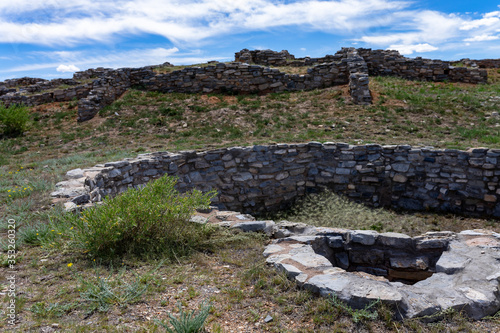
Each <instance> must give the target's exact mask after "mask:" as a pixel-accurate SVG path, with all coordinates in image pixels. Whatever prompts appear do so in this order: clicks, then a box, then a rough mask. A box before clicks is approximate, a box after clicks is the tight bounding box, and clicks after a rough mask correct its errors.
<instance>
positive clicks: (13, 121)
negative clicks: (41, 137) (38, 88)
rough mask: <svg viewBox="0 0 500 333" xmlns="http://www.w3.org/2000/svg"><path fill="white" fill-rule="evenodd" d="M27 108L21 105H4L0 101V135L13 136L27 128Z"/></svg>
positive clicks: (28, 117) (28, 116)
mask: <svg viewBox="0 0 500 333" xmlns="http://www.w3.org/2000/svg"><path fill="white" fill-rule="evenodd" d="M29 120H30V115H29V109H28V107H26V106H23V105H10V106H9V107H5V106H4V105H3V104H1V103H0V135H1V136H8V137H15V136H19V135H21V134H23V132H24V131H26V130H27V129H28V123H29Z"/></svg>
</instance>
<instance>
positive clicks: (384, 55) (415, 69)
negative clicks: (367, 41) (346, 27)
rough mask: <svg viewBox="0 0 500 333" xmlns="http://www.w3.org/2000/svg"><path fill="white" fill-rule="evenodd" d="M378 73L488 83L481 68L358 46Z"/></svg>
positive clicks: (414, 77) (379, 74) (485, 73)
mask: <svg viewBox="0 0 500 333" xmlns="http://www.w3.org/2000/svg"><path fill="white" fill-rule="evenodd" d="M358 52H359V54H360V55H361V56H362V57H363V58H364V59H365V61H366V63H367V65H368V72H369V74H370V75H375V76H397V77H402V78H405V79H409V80H422V81H438V82H439V81H449V82H465V83H475V84H477V83H486V82H487V79H488V74H487V72H486V71H485V70H480V69H478V68H467V67H454V66H452V65H451V63H450V62H449V61H442V60H431V59H423V58H420V57H417V58H406V57H403V56H402V55H400V54H399V52H398V51H391V50H371V49H358Z"/></svg>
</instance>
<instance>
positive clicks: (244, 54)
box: [234, 49, 295, 66]
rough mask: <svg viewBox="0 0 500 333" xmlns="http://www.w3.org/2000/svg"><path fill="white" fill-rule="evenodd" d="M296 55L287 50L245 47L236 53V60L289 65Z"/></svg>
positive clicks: (268, 64) (248, 62)
mask: <svg viewBox="0 0 500 333" xmlns="http://www.w3.org/2000/svg"><path fill="white" fill-rule="evenodd" d="M294 59H295V57H294V56H293V55H291V54H290V53H288V51H287V50H282V51H281V52H276V51H272V50H253V51H250V50H248V49H243V50H241V51H240V52H236V53H235V54H234V61H236V62H244V63H247V64H250V63H253V64H258V65H264V66H287V65H288V63H289V62H290V61H291V60H294Z"/></svg>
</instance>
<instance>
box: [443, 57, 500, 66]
mask: <svg viewBox="0 0 500 333" xmlns="http://www.w3.org/2000/svg"><path fill="white" fill-rule="evenodd" d="M455 64H456V65H460V66H463V65H465V66H467V67H479V68H500V59H482V60H471V59H468V58H465V59H461V60H459V61H456V62H453V63H452V65H455Z"/></svg>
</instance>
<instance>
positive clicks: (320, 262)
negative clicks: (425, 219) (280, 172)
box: [264, 228, 500, 319]
mask: <svg viewBox="0 0 500 333" xmlns="http://www.w3.org/2000/svg"><path fill="white" fill-rule="evenodd" d="M302 229H303V230H306V229H307V228H302ZM309 232H310V229H308V233H309ZM347 234H349V235H350V236H348V237H347V240H344V238H342V237H341V236H339V235H340V234H335V233H333V234H332V233H324V234H322V235H321V234H317V235H315V236H309V235H301V234H300V233H293V234H292V235H291V236H289V237H286V238H281V239H276V240H274V241H273V242H272V243H271V244H270V245H268V246H267V248H266V250H265V251H264V254H265V255H266V256H267V257H268V259H267V262H268V263H270V264H273V265H274V266H276V267H277V268H278V269H280V270H283V271H285V272H286V274H287V276H288V277H289V278H291V279H294V280H295V281H297V283H298V284H299V285H302V286H303V287H305V288H307V289H309V290H311V291H313V292H316V293H319V294H321V295H323V296H328V295H332V294H335V295H336V296H337V297H339V299H341V300H342V301H344V302H346V303H347V304H349V305H350V306H352V307H353V308H363V307H364V306H366V305H367V304H369V303H370V302H373V301H376V300H380V301H382V302H385V303H387V304H391V305H396V306H397V308H398V316H400V317H401V318H415V317H423V316H429V315H433V314H435V313H437V312H439V311H442V310H446V309H449V308H453V309H456V310H457V311H463V312H464V313H465V314H467V315H468V316H469V317H471V318H473V319H480V318H483V317H485V316H489V315H493V314H495V313H496V312H497V311H499V310H500V288H499V282H500V246H499V244H498V242H499V241H500V239H499V238H498V236H497V235H498V234H496V233H493V232H487V231H477V230H476V231H465V232H461V233H459V234H455V233H450V232H440V233H427V234H424V235H422V236H419V237H414V238H412V237H409V236H407V235H403V234H397V233H384V234H378V233H374V232H372V231H359V230H357V231H351V232H348V233H347ZM347 234H346V233H343V235H347ZM332 235H333V236H332ZM322 244H323V245H322ZM368 244H372V245H374V246H378V247H379V250H377V251H380V248H381V247H382V248H383V247H391V248H392V249H394V251H395V256H394V257H391V258H390V261H389V262H390V265H391V267H392V268H393V269H394V270H396V273H399V274H402V275H405V274H406V275H412V273H411V272H412V270H415V273H414V275H418V274H422V275H424V276H425V274H428V275H430V277H428V278H426V279H424V280H421V281H418V282H416V283H414V284H413V285H411V284H404V283H401V282H396V281H389V280H387V279H386V278H384V277H381V276H374V275H371V274H367V273H363V272H361V271H358V272H351V271H349V272H347V271H346V270H344V269H342V268H341V267H336V266H335V265H334V264H332V262H330V261H329V260H328V259H327V258H326V257H325V253H322V252H325V251H326V250H325V247H324V246H329V245H333V246H330V248H331V249H333V250H334V251H337V250H336V249H338V248H340V249H342V247H347V248H352V247H354V248H355V247H356V246H365V247H366V246H369V245H368ZM322 246H323V247H322ZM405 247H408V248H410V249H411V251H415V249H418V248H420V250H423V251H424V252H422V253H427V252H426V251H433V250H436V249H442V250H444V251H443V252H442V253H441V252H439V253H441V255H440V257H439V258H438V259H433V260H434V262H435V272H434V274H432V272H430V273H429V272H427V270H428V269H429V267H430V266H431V263H430V261H429V258H428V257H425V256H415V257H408V256H406V257H405V256H401V255H399V256H398V253H404V252H401V251H403V250H402V249H404V248H405ZM330 251H331V250H330ZM365 251H366V250H365ZM398 251H399V252H398ZM326 252H327V251H326ZM343 253H344V254H345V252H337V254H336V257H337V258H336V259H331V260H334V261H335V260H337V265H339V266H344V267H343V268H347V266H348V265H349V262H348V260H347V259H348V258H343V259H344V260H340V259H342V258H340V259H339V258H338V257H339V254H343ZM350 253H352V255H354V257H351V259H354V260H358V259H356V258H357V257H356V256H355V255H356V253H363V252H362V251H361V250H359V249H356V248H355V249H354V250H353V252H350ZM364 253H365V255H364V260H365V262H366V260H368V259H366V258H368V257H367V256H366V255H367V254H368V253H367V252H364ZM369 253H371V254H373V253H378V252H376V251H375V250H374V251H371V252H369ZM344 256H345V255H344ZM378 256H382V254H379V255H378ZM334 257H335V256H334ZM340 257H342V256H340ZM382 257H383V256H382ZM382 257H380V258H382ZM377 258H378V257H377ZM360 260H361V259H360ZM381 260H382V259H381ZM436 260H437V262H436ZM361 268H363V270H364V271H369V270H370V267H368V268H366V267H361ZM399 269H407V271H398V270H399ZM425 277H427V276H425Z"/></svg>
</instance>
